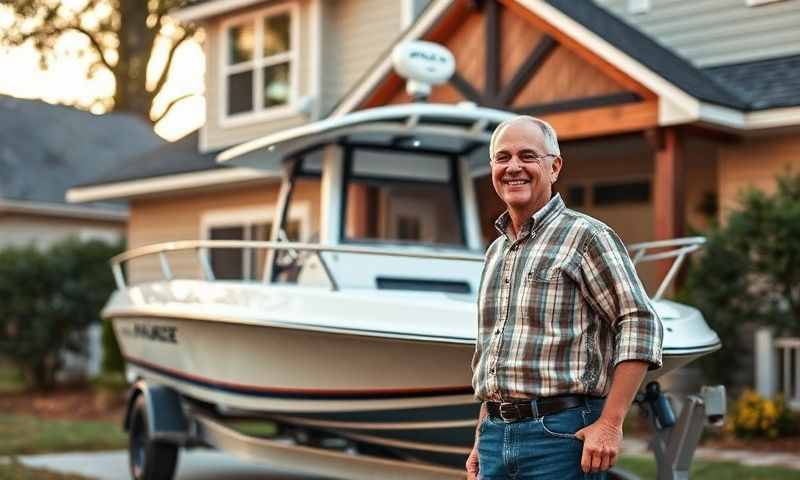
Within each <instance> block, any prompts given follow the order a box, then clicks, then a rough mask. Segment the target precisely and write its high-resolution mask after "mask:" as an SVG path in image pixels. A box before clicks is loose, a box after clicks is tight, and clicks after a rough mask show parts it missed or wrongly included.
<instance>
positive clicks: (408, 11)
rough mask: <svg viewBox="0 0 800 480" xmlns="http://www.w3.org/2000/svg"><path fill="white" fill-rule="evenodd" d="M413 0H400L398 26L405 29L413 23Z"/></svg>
mask: <svg viewBox="0 0 800 480" xmlns="http://www.w3.org/2000/svg"><path fill="white" fill-rule="evenodd" d="M414 4H415V1H414V0H400V27H401V28H403V29H406V28H408V27H410V26H411V24H412V23H414Z"/></svg>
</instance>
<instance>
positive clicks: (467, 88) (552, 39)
mask: <svg viewBox="0 0 800 480" xmlns="http://www.w3.org/2000/svg"><path fill="white" fill-rule="evenodd" d="M481 3H482V5H480V6H476V5H475V4H476V2H466V1H456V2H453V4H452V6H451V7H450V8H449V10H448V11H447V12H446V13H445V14H444V15H443V17H442V18H440V20H439V21H438V22H437V23H436V24H435V25H434V26H433V27H432V28H431V29H429V31H428V32H427V33H426V34H424V35H423V36H422V37H421V38H422V39H425V40H430V41H435V42H437V43H440V44H442V45H444V46H445V47H447V48H448V49H449V50H450V51H451V52H452V53H453V56H454V57H455V60H456V73H455V74H454V75H453V77H452V78H451V80H450V81H449V82H448V83H446V84H443V85H439V86H435V87H434V88H433V90H432V92H431V95H430V97H429V98H428V101H430V102H433V103H458V102H462V101H469V102H474V103H476V104H478V105H482V106H487V107H492V108H498V109H503V110H510V111H516V112H518V113H524V114H532V115H537V116H540V117H542V118H545V119H546V120H548V121H550V122H551V123H553V126H554V127H555V128H556V129H557V130H558V131H559V133H561V134H562V135H563V136H564V137H565V138H580V137H584V136H589V135H596V134H604V133H619V132H622V131H628V130H637V129H642V128H648V127H650V126H655V125H657V117H658V104H657V101H656V95H655V94H653V93H652V92H651V91H650V90H648V89H647V88H645V87H644V86H642V85H641V84H639V83H638V82H636V81H634V80H633V79H631V78H630V77H628V76H626V75H624V74H623V73H622V72H620V71H619V70H618V69H617V68H616V67H614V66H612V65H610V64H609V63H607V62H605V61H603V60H602V59H600V58H599V57H597V56H596V55H594V54H593V53H592V52H591V51H589V50H588V49H587V48H586V47H583V46H582V45H580V44H579V43H577V42H574V41H572V40H571V39H569V38H568V37H567V36H566V35H564V34H563V33H561V32H559V31H558V30H556V29H554V28H553V27H551V26H549V25H548V24H547V23H546V22H544V20H542V19H540V18H538V17H536V16H535V15H533V14H532V13H530V12H528V11H527V10H525V9H524V8H521V7H518V6H516V7H515V4H514V3H509V6H505V5H503V4H501V3H499V2H494V1H486V2H481ZM411 100H412V99H411V98H410V97H409V96H408V94H406V92H405V88H404V82H403V81H402V80H401V79H400V78H399V77H398V76H397V75H395V74H394V73H390V74H389V75H388V76H387V77H386V78H384V80H383V81H382V82H381V83H380V84H379V85H378V86H377V88H375V89H374V90H373V93H372V94H371V95H368V96H367V97H366V98H365V100H364V101H363V102H361V104H360V106H359V108H368V107H375V106H379V105H386V104H397V103H406V102H410V101H411ZM577 112H579V113H580V115H576V113H577ZM565 114H570V116H569V117H566V116H565ZM562 132H563V133H562Z"/></svg>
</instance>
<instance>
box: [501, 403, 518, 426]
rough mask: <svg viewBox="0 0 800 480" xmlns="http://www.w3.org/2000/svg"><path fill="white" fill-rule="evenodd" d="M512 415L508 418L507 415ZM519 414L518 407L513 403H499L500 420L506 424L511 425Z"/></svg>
mask: <svg viewBox="0 0 800 480" xmlns="http://www.w3.org/2000/svg"><path fill="white" fill-rule="evenodd" d="M510 413H513V414H514V416H513V417H512V416H510V415H508V416H507V414H510ZM519 417H520V413H519V405H517V404H516V403H513V402H502V403H500V418H501V419H502V420H503V421H504V422H506V423H511V422H515V421H517V420H519Z"/></svg>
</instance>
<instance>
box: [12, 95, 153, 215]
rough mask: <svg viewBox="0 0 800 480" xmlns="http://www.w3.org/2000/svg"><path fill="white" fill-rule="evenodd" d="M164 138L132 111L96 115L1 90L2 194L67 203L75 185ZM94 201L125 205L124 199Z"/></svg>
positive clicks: (109, 206) (103, 206)
mask: <svg viewBox="0 0 800 480" xmlns="http://www.w3.org/2000/svg"><path fill="white" fill-rule="evenodd" d="M162 143H163V140H162V139H161V138H160V137H158V136H157V135H156V134H155V133H154V132H153V129H152V127H151V125H150V124H148V123H147V122H145V121H143V120H141V119H139V118H138V117H135V116H133V115H128V114H116V113H115V114H108V115H93V114H91V113H88V112H85V111H81V110H78V109H75V108H70V107H65V106H60V105H51V104H48V103H45V102H43V101H40V100H25V99H20V98H15V97H10V96H6V95H0V172H2V174H0V200H7V201H13V202H14V203H15V204H19V203H20V202H30V203H41V204H49V205H54V204H64V203H65V199H64V195H65V193H66V191H67V190H68V189H69V188H71V187H72V186H74V185H77V184H80V183H82V182H86V181H89V180H91V179H93V178H96V177H97V175H98V173H102V172H105V171H113V170H116V169H119V168H120V167H122V166H124V165H125V164H126V162H127V159H128V158H130V157H131V155H137V154H140V153H142V152H144V151H147V150H151V149H153V148H155V147H157V146H158V145H160V144H162ZM90 207H92V208H96V209H98V210H109V209H112V210H113V209H116V210H124V206H123V205H119V204H94V205H91V206H90Z"/></svg>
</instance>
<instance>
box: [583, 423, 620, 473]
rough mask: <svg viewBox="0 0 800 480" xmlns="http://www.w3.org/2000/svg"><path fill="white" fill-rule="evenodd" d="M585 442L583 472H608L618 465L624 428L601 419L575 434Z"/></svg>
mask: <svg viewBox="0 0 800 480" xmlns="http://www.w3.org/2000/svg"><path fill="white" fill-rule="evenodd" d="M575 436H576V437H577V438H578V440H581V441H583V455H582V456H581V470H583V471H584V472H585V473H593V472H601V471H606V470H608V469H609V468H611V467H613V466H614V464H615V463H617V456H618V455H619V448H620V445H621V444H622V426H621V425H617V424H616V423H612V422H609V421H607V420H605V419H604V418H603V417H600V418H599V419H598V420H597V421H596V422H594V423H593V424H591V425H589V426H588V427H585V428H582V429H580V430H578V431H577V432H575Z"/></svg>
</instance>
